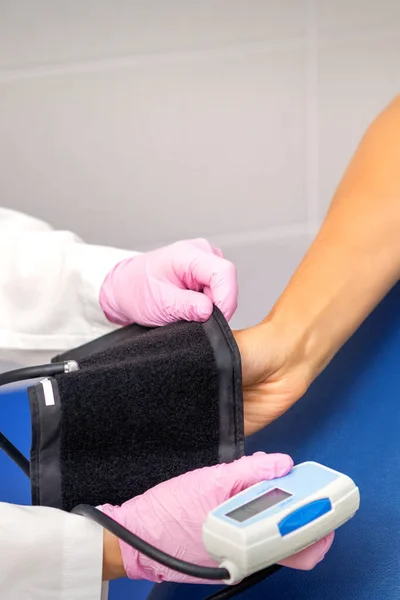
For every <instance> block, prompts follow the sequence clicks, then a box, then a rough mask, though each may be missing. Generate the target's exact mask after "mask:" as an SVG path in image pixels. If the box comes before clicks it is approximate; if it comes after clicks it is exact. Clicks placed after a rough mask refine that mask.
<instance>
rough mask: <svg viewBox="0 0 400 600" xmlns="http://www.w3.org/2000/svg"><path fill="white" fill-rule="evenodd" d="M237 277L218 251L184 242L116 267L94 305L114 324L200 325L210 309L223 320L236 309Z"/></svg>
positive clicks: (203, 243) (204, 243)
mask: <svg viewBox="0 0 400 600" xmlns="http://www.w3.org/2000/svg"><path fill="white" fill-rule="evenodd" d="M237 296H238V287H237V276H236V269H235V267H234V266H233V264H232V263H231V262H229V261H228V260H225V259H224V257H223V254H222V252H221V250H219V249H218V248H215V247H214V246H212V245H211V244H209V243H208V242H207V241H206V240H203V239H197V240H187V241H182V242H176V243H175V244H172V245H171V246H166V247H165V248H160V249H158V250H154V251H153V252H147V253H144V254H140V255H138V256H133V257H132V258H128V259H125V260H123V261H122V262H120V263H118V264H117V265H116V266H115V267H114V268H113V269H112V270H111V271H110V273H109V274H108V275H107V277H106V279H105V280H104V283H103V285H102V288H101V291H100V306H101V308H102V309H103V312H104V313H105V315H106V317H107V318H108V319H109V320H110V321H111V322H112V323H116V324H118V325H128V324H129V323H137V324H139V325H147V326H149V327H151V326H153V327H154V326H159V325H165V324H167V323H172V322H174V321H179V320H184V321H201V322H203V321H206V320H207V319H208V318H209V317H210V316H211V313H212V310H213V305H214V304H215V305H216V306H217V307H218V308H219V309H220V310H221V312H222V313H223V315H224V316H225V318H226V319H227V320H228V321H229V320H230V319H231V317H232V315H233V313H234V312H235V310H236V307H237Z"/></svg>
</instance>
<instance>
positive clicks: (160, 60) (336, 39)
mask: <svg viewBox="0 0 400 600" xmlns="http://www.w3.org/2000/svg"><path fill="white" fill-rule="evenodd" d="M306 6H307V10H308V13H309V14H308V38H307V37H301V36H300V37H297V38H296V37H294V38H286V39H277V40H259V41H256V42H237V43H232V44H224V45H216V46H211V47H208V48H199V49H186V50H184V49H182V50H176V51H162V50H160V51H157V52H148V53H143V54H128V55H125V56H124V55H121V56H115V57H111V58H110V57H99V58H93V59H76V60H71V61H66V62H62V63H57V62H55V63H54V64H52V63H43V64H36V65H35V64H34V65H29V66H28V65H25V66H22V65H21V66H18V67H14V68H13V67H7V66H0V83H7V82H12V81H16V80H17V81H18V80H19V79H34V78H41V77H56V76H60V75H61V76H62V75H71V74H75V73H76V74H79V73H87V72H92V71H93V72H98V71H106V70H110V69H116V68H117V69H118V68H121V69H123V68H134V67H137V66H141V65H153V64H173V63H178V62H186V61H192V60H204V59H208V58H210V57H213V56H216V57H230V56H232V57H234V56H238V55H239V56H240V55H242V54H243V53H246V52H247V53H259V52H266V51H279V50H287V49H290V48H298V47H300V46H306V47H308V46H314V45H315V44H316V43H318V44H319V45H320V46H321V45H322V46H324V45H329V44H336V45H337V44H341V43H347V42H357V41H373V40H375V39H377V38H381V37H382V36H384V37H385V38H386V37H388V36H392V35H393V36H397V35H399V27H397V26H394V27H391V28H388V27H384V28H381V29H376V30H371V31H365V32H360V33H358V32H357V33H352V34H343V35H335V36H333V35H324V36H322V37H320V36H318V35H316V37H315V39H313V38H312V35H315V34H318V29H317V23H316V2H315V0H306ZM313 11H314V12H315V14H314V15H312V12H313ZM312 21H314V23H313V22H312ZM310 34H311V36H310Z"/></svg>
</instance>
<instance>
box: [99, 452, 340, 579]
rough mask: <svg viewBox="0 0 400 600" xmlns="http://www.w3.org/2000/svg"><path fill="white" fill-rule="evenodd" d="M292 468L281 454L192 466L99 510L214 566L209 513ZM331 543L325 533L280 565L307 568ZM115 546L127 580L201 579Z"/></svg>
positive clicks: (158, 543)
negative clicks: (206, 536) (207, 535)
mask: <svg viewBox="0 0 400 600" xmlns="http://www.w3.org/2000/svg"><path fill="white" fill-rule="evenodd" d="M292 466H293V462H292V459H291V458H290V457H289V456H287V455H284V454H264V453H263V452H257V453H256V454H254V455H253V456H246V457H243V458H241V459H239V460H237V461H235V462H233V463H230V464H222V465H216V466H214V467H206V468H203V469H198V470H196V471H191V472H190V473H186V474H185V475H181V476H180V477H176V478H174V479H171V480H169V481H165V482H163V483H161V484H159V485H157V486H156V487H154V488H152V489H150V490H148V491H147V492H146V493H145V494H142V495H141V496H137V497H136V498H133V499H132V500H129V501H128V502H125V504H123V505H122V506H120V507H118V506H110V505H105V506H103V507H102V508H103V511H104V512H105V513H106V514H108V515H109V516H110V517H112V518H113V519H115V520H116V521H118V522H119V523H120V524H121V525H123V526H124V527H126V528H127V529H129V530H130V531H132V532H133V533H134V534H136V535H137V536H139V537H140V538H142V539H143V540H145V541H146V542H148V543H150V544H151V545H153V546H155V547H157V548H159V549H160V550H163V551H164V552H166V553H168V554H170V555H171V556H174V557H175V558H178V559H181V560H184V561H188V562H192V563H195V564H197V565H200V566H208V567H217V566H218V565H217V564H216V563H215V562H214V561H213V560H212V559H211V558H210V557H209V556H208V554H207V551H206V550H205V548H204V546H203V543H202V527H203V523H204V521H205V519H206V517H207V514H208V513H209V511H210V510H212V509H214V508H216V507H217V506H218V505H219V504H221V503H222V502H224V501H225V500H227V499H228V498H230V497H231V496H234V495H235V494H238V493H239V492H241V491H242V490H244V489H246V488H247V487H250V486H251V485H253V484H255V483H258V482H260V481H263V480H268V479H275V478H276V477H281V476H283V475H286V474H287V473H288V472H289V471H290V469H291V468H292ZM332 541H333V535H331V536H328V538H324V539H323V540H320V541H319V542H317V543H316V544H314V545H313V546H311V547H310V548H307V549H306V550H303V551H302V552H300V553H299V554H297V555H295V556H293V557H291V558H290V559H286V560H285V561H284V563H282V564H285V565H286V566H289V567H293V568H297V569H311V568H313V567H314V566H315V565H316V564H317V563H318V562H319V561H320V560H322V559H323V557H324V556H325V554H326V552H327V551H328V549H329V547H330V545H331V544H332ZM120 547H121V552H122V558H123V563H124V567H125V571H126V573H127V575H128V577H130V578H131V579H147V580H150V581H156V582H161V581H176V582H182V583H204V582H202V581H201V580H199V579H195V578H193V577H189V576H187V575H183V574H182V573H178V572H176V571H173V570H172V569H169V568H167V567H165V566H163V565H161V564H159V563H157V562H156V561H154V560H152V559H150V558H147V557H146V556H144V555H142V554H140V553H139V552H137V551H136V550H134V549H133V548H132V547H131V546H128V545H127V544H125V543H124V542H120ZM207 583H214V584H215V583H217V582H215V581H214V582H207Z"/></svg>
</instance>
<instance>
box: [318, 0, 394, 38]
mask: <svg viewBox="0 0 400 600" xmlns="http://www.w3.org/2000/svg"><path fill="white" fill-rule="evenodd" d="M315 5H316V9H317V13H318V25H319V32H320V35H321V36H325V35H329V36H332V35H338V36H343V35H348V34H360V33H361V34H362V33H365V32H366V31H368V30H369V31H376V30H377V29H385V28H392V27H393V26H394V25H396V24H397V25H399V24H400V2H398V1H397V0H379V2H377V0H316V2H315Z"/></svg>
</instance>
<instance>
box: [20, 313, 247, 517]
mask: <svg viewBox="0 0 400 600" xmlns="http://www.w3.org/2000/svg"><path fill="white" fill-rule="evenodd" d="M221 317H222V315H221V314H220V313H219V311H217V310H216V311H215V312H214V315H213V316H212V318H211V320H210V321H209V322H208V323H207V324H204V325H203V324H199V323H187V322H179V323H174V324H172V325H168V326H165V327H161V328H156V329H151V330H145V329H140V330H139V329H137V328H136V329H132V330H131V333H132V335H129V334H128V335H127V333H128V332H127V331H126V330H128V329H129V328H125V331H123V332H122V333H121V332H119V333H118V332H116V334H115V337H114V338H113V334H111V336H110V335H109V336H105V337H104V339H103V338H100V340H102V339H103V346H105V347H104V348H102V343H100V344H99V342H97V343H96V344H95V345H94V346H90V347H89V348H86V350H85V349H84V350H82V349H78V350H77V352H75V353H74V352H72V353H68V356H65V357H62V358H63V359H65V358H74V357H75V358H76V357H77V355H79V366H80V370H79V371H77V372H73V373H69V374H65V375H61V376H57V377H56V378H55V381H54V380H53V381H52V385H53V389H54V390H55V393H56V396H57V402H59V403H60V406H61V410H60V411H59V414H60V417H59V418H60V419H61V423H60V425H61V426H60V431H61V433H60V440H59V446H58V449H57V453H55V455H54V457H53V460H52V461H50V462H52V465H51V467H49V460H48V454H47V456H46V464H44V463H43V464H44V468H43V469H42V471H40V473H39V476H36V477H35V481H36V485H38V486H39V487H40V480H42V481H45V477H44V475H43V473H46V470H47V471H48V470H49V468H51V473H52V475H53V474H54V473H55V472H56V471H57V470H59V472H60V474H61V477H60V479H61V490H60V494H61V499H60V502H58V503H56V504H57V505H58V506H60V505H61V507H62V508H64V509H65V510H71V509H72V508H73V507H74V506H76V505H78V504H80V503H88V504H92V505H94V506H96V505H98V504H103V503H106V502H110V503H112V504H121V503H122V502H124V501H126V500H128V499H129V498H132V497H133V496H136V495H138V494H141V493H143V492H144V491H146V490H147V489H149V488H150V487H153V486H154V485H156V484H158V483H160V482H161V481H164V480H166V479H170V478H171V477H174V476H177V475H180V474H182V473H184V472H187V471H190V470H192V469H196V468H200V467H203V466H208V465H213V464H217V463H218V462H220V461H221V460H223V461H224V462H228V461H229V460H233V459H235V458H238V457H240V456H241V455H242V453H243V413H242V397H241V381H240V359H239V358H238V352H237V348H236V346H235V344H234V340H233V336H232V335H231V332H230V330H229V328H228V327H227V324H226V322H224V319H223V317H222V318H221ZM120 331H121V330H120ZM104 340H105V343H104ZM221 344H222V345H221ZM93 348H95V351H93ZM227 358H229V359H230V360H228V361H227V360H226V359H227ZM30 395H31V397H32V398H33V397H34V398H35V402H37V401H38V398H39V396H40V395H39V394H34V393H33V391H32V390H31V393H30ZM31 404H32V401H31ZM36 426H38V425H37V424H36ZM39 426H40V425H39ZM42 427H43V421H42ZM44 427H45V428H46V427H47V428H48V425H45V426H44ZM53 429H54V427H53ZM42 434H44V437H46V436H45V434H46V431H42ZM41 437H42V438H43V435H42V436H41ZM36 438H38V436H37V435H36ZM33 450H34V449H32V451H33ZM36 454H37V448H36ZM32 455H33V454H32ZM36 464H40V460H36ZM38 477H39V483H38ZM50 479H51V478H50ZM48 481H49V478H47V483H46V485H47V487H48ZM42 487H43V486H42ZM48 492H50V490H48ZM48 492H46V490H44V491H43V489H42V490H41V493H40V494H36V497H37V498H39V497H40V498H41V503H44V504H48V502H47V501H46V496H47V497H50V494H49V493H48ZM51 498H52V500H51V502H52V503H53V505H54V490H52V494H51Z"/></svg>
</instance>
